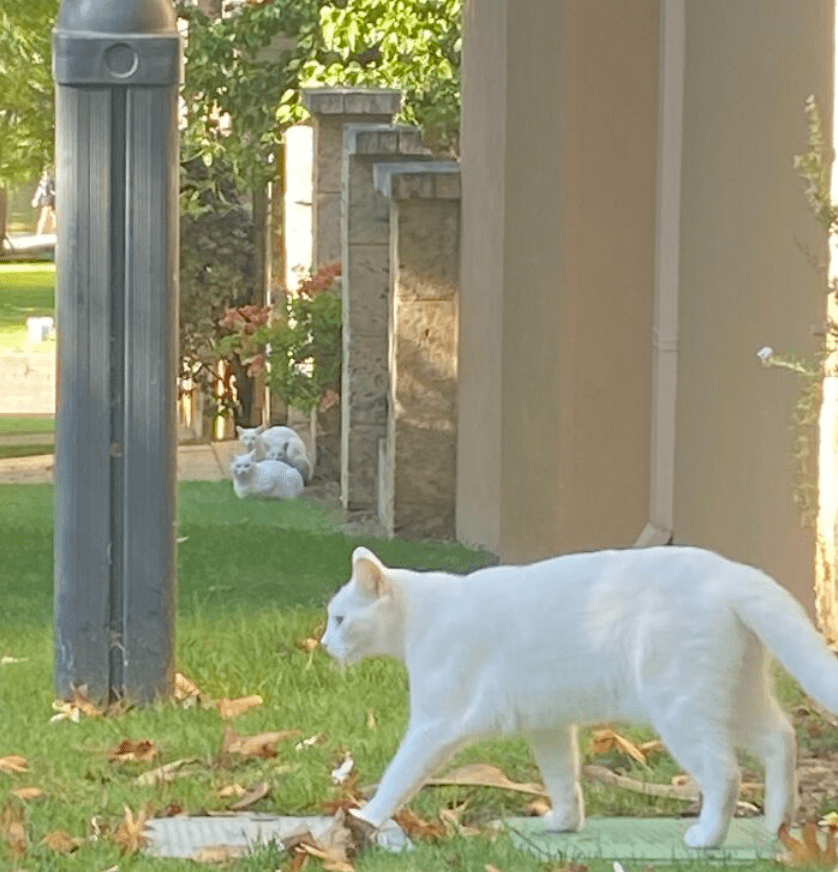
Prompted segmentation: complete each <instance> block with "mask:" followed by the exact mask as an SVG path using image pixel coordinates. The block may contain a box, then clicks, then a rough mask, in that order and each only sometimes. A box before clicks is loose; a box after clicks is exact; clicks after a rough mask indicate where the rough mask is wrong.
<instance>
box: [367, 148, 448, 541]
mask: <svg viewBox="0 0 838 872" xmlns="http://www.w3.org/2000/svg"><path fill="white" fill-rule="evenodd" d="M374 177H375V185H376V188H377V190H378V191H379V192H380V193H381V194H382V195H383V196H385V197H387V198H388V199H389V201H390V294H389V310H390V313H389V315H390V316H389V361H390V367H389V391H388V397H389V402H388V413H387V437H386V439H384V440H381V445H380V451H379V478H378V496H379V500H378V505H379V517H380V518H381V521H382V523H383V524H384V526H385V528H386V529H387V532H388V533H389V534H390V535H391V536H392V535H399V536H406V537H415V538H436V539H448V538H453V537H454V534H455V529H454V506H455V503H456V492H457V488H456V472H457V459H456V455H457V306H458V299H457V298H458V291H459V274H460V270H459V261H460V167H459V164H457V163H455V162H454V161H440V162H437V161H433V162H427V163H409V164H392V163H387V164H377V165H376V166H375V167H374Z"/></svg>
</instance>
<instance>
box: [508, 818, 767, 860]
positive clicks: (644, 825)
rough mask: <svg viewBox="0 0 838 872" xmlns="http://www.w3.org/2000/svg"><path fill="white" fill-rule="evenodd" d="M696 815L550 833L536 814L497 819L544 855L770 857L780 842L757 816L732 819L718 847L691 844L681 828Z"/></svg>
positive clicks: (515, 838) (597, 823) (522, 844)
mask: <svg viewBox="0 0 838 872" xmlns="http://www.w3.org/2000/svg"><path fill="white" fill-rule="evenodd" d="M693 823H695V818H635V817H632V818H620V817H613V818H588V820H586V821H585V826H584V827H583V828H582V830H581V832H578V833H549V832H547V831H546V830H545V829H544V823H543V822H542V821H541V820H540V819H539V818H534V817H528V818H510V819H507V820H504V821H503V822H502V824H503V826H504V827H505V828H506V829H507V831H508V832H509V835H510V837H511V839H512V843H513V845H515V847H516V848H518V849H520V850H523V851H528V852H529V853H531V854H534V855H535V856H537V857H541V858H543V859H549V860H567V861H576V860H586V859H594V858H596V859H603V860H642V861H651V862H655V861H656V862H666V861H673V860H695V859H699V858H700V859H702V860H706V861H708V862H719V863H725V862H728V863H730V862H743V861H750V860H757V859H760V860H774V859H776V857H777V856H778V855H779V854H781V853H782V851H783V846H782V845H781V844H780V842H779V841H778V840H777V839H774V838H772V837H771V836H769V835H768V834H767V833H766V831H765V829H764V827H763V826H762V819H761V818H734V819H733V822H732V823H731V826H730V832H729V833H728V837H727V839H726V840H725V843H724V844H723V845H722V846H721V847H719V848H713V849H706V848H705V849H693V848H688V847H687V846H686V845H685V844H684V833H685V832H686V831H687V829H688V828H689V827H690V826H691V825H692V824H693Z"/></svg>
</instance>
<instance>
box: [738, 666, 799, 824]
mask: <svg viewBox="0 0 838 872" xmlns="http://www.w3.org/2000/svg"><path fill="white" fill-rule="evenodd" d="M759 654H761V652H759ZM763 661H764V657H763V656H758V655H757V656H752V657H751V658H750V659H749V660H748V661H747V662H746V668H745V669H744V670H743V680H742V686H741V693H740V695H739V701H740V704H739V709H738V711H737V719H738V723H737V726H736V737H737V741H738V743H739V744H740V745H741V746H742V747H743V748H745V749H746V750H748V751H750V752H751V753H752V754H754V755H755V756H757V757H759V759H760V760H761V761H762V764H763V766H764V767H765V800H764V820H765V828H766V829H767V830H768V832H769V833H772V834H775V833H776V832H777V830H778V829H779V828H780V826H781V824H783V823H788V822H790V821H791V819H792V816H793V814H794V806H795V802H796V800H797V779H796V771H795V770H796V766H797V743H796V740H795V735H794V728H793V727H792V725H791V724H790V723H789V719H788V718H787V717H786V715H785V713H784V712H783V710H782V709H781V708H780V705H779V703H778V702H777V700H776V699H774V695H773V694H772V692H771V686H770V682H769V679H768V675H767V671H766V666H765V663H764V662H763Z"/></svg>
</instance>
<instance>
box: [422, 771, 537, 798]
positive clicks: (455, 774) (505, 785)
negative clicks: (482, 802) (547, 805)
mask: <svg viewBox="0 0 838 872" xmlns="http://www.w3.org/2000/svg"><path fill="white" fill-rule="evenodd" d="M425 784H426V785H430V786H432V787H435V786H444V785H450V784H454V785H458V784H461V785H467V786H470V787H498V788H501V789H502V790H514V791H517V792H519V793H533V794H535V795H536V796H547V792H546V790H545V789H544V787H543V786H542V785H541V784H533V783H529V782H523V783H519V782H517V781H512V780H510V779H509V778H507V776H506V773H504V771H503V770H502V769H499V768H498V767H497V766H492V765H490V764H489V763H472V764H471V765H470V766H462V767H461V768H459V769H455V770H453V771H452V772H449V773H448V774H447V775H445V776H444V777H443V778H432V779H431V780H430V781H426V782H425Z"/></svg>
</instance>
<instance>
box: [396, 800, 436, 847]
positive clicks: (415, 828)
mask: <svg viewBox="0 0 838 872" xmlns="http://www.w3.org/2000/svg"><path fill="white" fill-rule="evenodd" d="M393 820H394V821H395V822H396V823H397V824H398V825H399V826H400V827H401V828H402V829H403V830H404V832H405V835H407V836H408V837H409V838H411V839H430V840H431V841H439V839H443V838H445V836H446V835H447V830H446V829H445V827H444V826H443V825H442V824H438V823H433V822H431V821H426V820H425V819H424V818H422V817H420V816H419V815H418V814H416V812H414V811H411V810H410V809H409V808H403V809H402V810H401V811H399V812H397V813H396V814H395V815H393Z"/></svg>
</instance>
